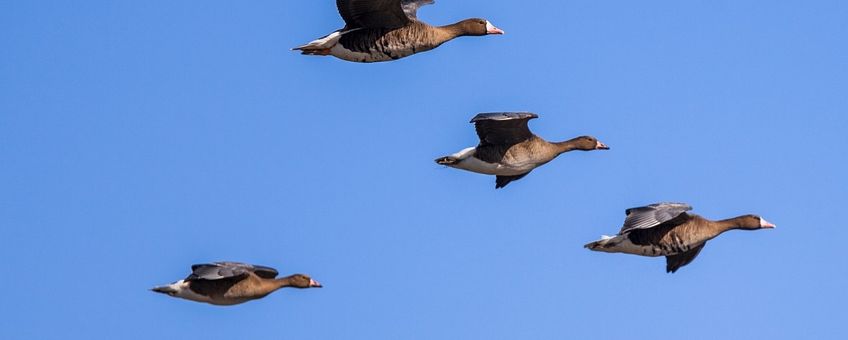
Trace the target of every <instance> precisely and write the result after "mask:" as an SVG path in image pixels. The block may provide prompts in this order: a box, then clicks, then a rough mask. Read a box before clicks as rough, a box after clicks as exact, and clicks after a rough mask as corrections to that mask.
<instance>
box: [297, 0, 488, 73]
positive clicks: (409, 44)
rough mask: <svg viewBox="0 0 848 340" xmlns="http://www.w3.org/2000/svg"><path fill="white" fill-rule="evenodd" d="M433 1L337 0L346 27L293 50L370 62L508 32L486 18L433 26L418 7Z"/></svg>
mask: <svg viewBox="0 0 848 340" xmlns="http://www.w3.org/2000/svg"><path fill="white" fill-rule="evenodd" d="M432 3H433V0H336V7H337V8H338V10H339V14H341V16H342V19H344V21H345V27H344V28H342V29H340V30H338V31H335V32H333V33H330V34H329V35H327V36H325V37H323V38H320V39H317V40H315V41H312V42H310V43H308V44H306V45H303V46H300V47H295V48H293V50H298V51H301V53H302V54H307V55H322V56H324V55H332V56H334V57H336V58H339V59H344V60H348V61H355V62H363V63H370V62H379V61H391V60H395V59H400V58H403V57H408V56H410V55H413V54H415V53H419V52H424V51H429V50H432V49H434V48H436V47H439V45H441V44H443V43H445V42H447V41H450V40H452V39H454V38H457V37H461V36H482V35H488V34H503V33H504V32H503V31H501V30H500V29H498V28H497V27H495V26H493V25H492V24H491V23H489V21H487V20H485V19H466V20H463V21H460V22H458V23H455V24H451V25H447V26H430V25H428V24H426V23H424V22H422V21H420V20H418V17H417V12H418V8H419V7H421V6H424V5H429V4H432Z"/></svg>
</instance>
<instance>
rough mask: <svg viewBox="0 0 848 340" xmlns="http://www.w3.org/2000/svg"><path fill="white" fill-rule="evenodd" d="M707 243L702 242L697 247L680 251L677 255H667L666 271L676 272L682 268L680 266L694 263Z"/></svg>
mask: <svg viewBox="0 0 848 340" xmlns="http://www.w3.org/2000/svg"><path fill="white" fill-rule="evenodd" d="M706 244H707V243H706V242H704V243H701V245H699V246H697V247H695V248H692V249H689V251H687V252H684V253H680V254H677V255H671V256H666V257H665V272H666V273H674V272H676V271H677V270H678V269H680V267H683V266H685V265H687V264H690V263H692V261H693V260H695V257H697V256H698V254H700V253H701V249H704V246H705V245H706Z"/></svg>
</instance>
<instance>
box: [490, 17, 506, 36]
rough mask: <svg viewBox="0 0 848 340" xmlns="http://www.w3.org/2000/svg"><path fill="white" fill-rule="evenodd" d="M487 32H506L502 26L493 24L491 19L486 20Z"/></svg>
mask: <svg viewBox="0 0 848 340" xmlns="http://www.w3.org/2000/svg"><path fill="white" fill-rule="evenodd" d="M486 33H488V34H504V31H502V30H501V29H500V28H497V27H495V25H492V23H491V22H489V20H486Z"/></svg>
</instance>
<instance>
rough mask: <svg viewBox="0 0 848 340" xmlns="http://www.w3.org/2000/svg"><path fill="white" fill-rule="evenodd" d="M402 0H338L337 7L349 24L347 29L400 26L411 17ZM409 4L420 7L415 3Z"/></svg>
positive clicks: (405, 23) (415, 7)
mask: <svg viewBox="0 0 848 340" xmlns="http://www.w3.org/2000/svg"><path fill="white" fill-rule="evenodd" d="M401 2H402V0H336V7H337V8H338V9H339V14H341V16H342V19H344V21H345V23H346V24H347V26H345V27H346V28H347V29H352V28H359V27H364V28H398V27H403V26H406V25H407V24H409V23H410V17H409V16H408V15H407V13H406V12H405V11H404V8H403V7H401ZM413 2H414V1H413ZM408 6H410V8H414V9H416V10H417V9H418V7H417V6H415V5H414V4H409V5H408ZM419 6H420V5H419Z"/></svg>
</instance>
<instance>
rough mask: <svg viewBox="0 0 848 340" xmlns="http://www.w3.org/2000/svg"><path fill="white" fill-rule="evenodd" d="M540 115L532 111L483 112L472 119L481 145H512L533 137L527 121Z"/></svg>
mask: <svg viewBox="0 0 848 340" xmlns="http://www.w3.org/2000/svg"><path fill="white" fill-rule="evenodd" d="M538 117H539V116H538V115H536V114H535V113H530V112H494V113H481V114H478V115H476V116H474V118H472V119H471V122H472V123H474V128H475V130H477V136H478V137H480V145H482V146H486V145H498V146H511V145H514V144H518V143H521V142H523V141H526V140H528V139H530V138H532V137H533V133H532V132H530V128H529V127H527V122H528V121H529V120H531V119H533V118H538Z"/></svg>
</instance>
